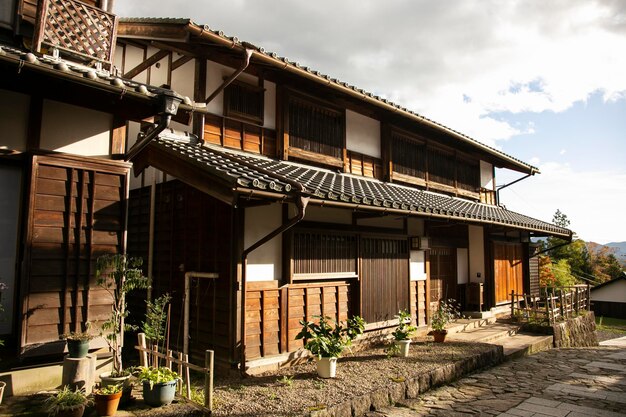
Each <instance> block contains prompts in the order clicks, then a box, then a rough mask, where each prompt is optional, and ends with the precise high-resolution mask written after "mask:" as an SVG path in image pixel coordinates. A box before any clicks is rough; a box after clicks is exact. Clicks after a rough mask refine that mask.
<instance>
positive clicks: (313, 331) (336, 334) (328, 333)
mask: <svg viewBox="0 0 626 417" xmlns="http://www.w3.org/2000/svg"><path fill="white" fill-rule="evenodd" d="M315 318H318V319H319V323H315V322H312V321H304V320H300V325H301V326H302V330H301V331H300V333H298V334H297V335H296V340H298V339H304V340H305V344H304V348H305V349H307V350H308V351H309V352H311V353H312V354H313V355H316V356H317V358H318V361H317V374H318V375H319V376H320V377H322V378H334V377H335V375H336V370H337V358H338V357H339V356H340V355H341V353H342V352H343V350H344V349H345V348H347V347H349V346H350V345H351V343H352V341H353V340H354V339H356V337H357V336H359V335H360V334H363V330H364V328H365V321H364V320H363V319H362V318H361V317H359V316H354V317H352V318H351V319H348V321H347V322H346V323H345V324H343V323H341V322H331V319H330V317H325V316H315Z"/></svg>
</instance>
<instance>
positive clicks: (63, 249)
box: [21, 156, 129, 355]
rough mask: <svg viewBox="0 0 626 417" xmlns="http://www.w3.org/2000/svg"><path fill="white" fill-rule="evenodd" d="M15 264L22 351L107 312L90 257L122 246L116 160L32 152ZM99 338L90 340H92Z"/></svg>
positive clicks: (123, 195)
mask: <svg viewBox="0 0 626 417" xmlns="http://www.w3.org/2000/svg"><path fill="white" fill-rule="evenodd" d="M31 167H32V171H31V177H30V186H29V203H28V217H27V224H26V227H25V239H24V258H23V264H22V265H23V268H22V288H21V289H22V292H21V293H22V297H21V301H22V335H21V336H22V337H21V353H22V354H25V355H43V354H51V353H60V352H61V351H62V349H63V344H62V343H59V342H58V340H59V335H60V334H63V333H66V332H69V331H81V330H84V325H85V322H87V321H89V322H91V323H92V324H93V325H94V326H95V327H98V326H99V324H100V323H101V322H102V321H104V320H106V318H107V317H108V316H109V313H110V310H111V299H110V297H109V296H108V293H107V292H106V291H105V290H102V289H99V288H98V287H97V286H96V285H95V281H96V277H95V260H96V258H97V257H98V256H100V255H102V254H106V253H119V252H123V250H124V241H125V213H126V200H127V186H126V184H127V175H128V169H129V165H128V164H125V163H121V162H113V161H105V160H102V161H98V160H96V159H87V158H80V159H79V158H75V157H69V156H68V157H66V156H63V157H61V156H33V158H32V164H31ZM102 344H103V341H101V340H100V341H97V340H96V341H94V342H92V345H91V347H92V348H93V347H96V346H98V345H102Z"/></svg>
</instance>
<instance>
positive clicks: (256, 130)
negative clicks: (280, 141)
mask: <svg viewBox="0 0 626 417" xmlns="http://www.w3.org/2000/svg"><path fill="white" fill-rule="evenodd" d="M204 140H205V141H206V142H207V143H213V144H216V145H222V146H226V147H229V148H233V149H239V150H244V151H248V152H254V153H258V154H261V155H265V156H269V157H275V156H276V131H275V130H271V129H265V128H262V127H260V126H256V125H253V124H250V123H246V122H241V121H237V120H232V119H227V118H224V117H221V116H217V115H213V114H207V115H205V119H204Z"/></svg>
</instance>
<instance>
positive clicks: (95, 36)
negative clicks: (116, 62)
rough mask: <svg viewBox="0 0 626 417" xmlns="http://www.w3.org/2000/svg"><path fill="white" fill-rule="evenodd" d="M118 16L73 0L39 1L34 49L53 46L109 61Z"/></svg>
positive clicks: (72, 52) (113, 47) (82, 55)
mask: <svg viewBox="0 0 626 417" xmlns="http://www.w3.org/2000/svg"><path fill="white" fill-rule="evenodd" d="M116 36H117V16H115V15H113V14H110V13H107V12H105V11H104V10H102V9H99V8H97V7H93V6H90V5H88V4H85V3H82V2H80V1H76V0H40V1H39V7H38V8H37V19H36V22H35V35H34V38H33V48H34V51H35V52H38V53H41V52H43V48H44V47H48V48H56V49H58V50H59V51H62V52H68V53H71V54H75V55H78V56H81V57H84V58H88V59H94V60H97V61H100V62H103V63H105V64H109V65H110V64H111V61H112V58H113V53H114V50H115V39H116Z"/></svg>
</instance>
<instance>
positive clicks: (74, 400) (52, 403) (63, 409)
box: [44, 386, 90, 417]
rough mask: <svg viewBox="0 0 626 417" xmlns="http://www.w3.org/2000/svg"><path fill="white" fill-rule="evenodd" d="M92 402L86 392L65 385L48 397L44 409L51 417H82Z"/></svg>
mask: <svg viewBox="0 0 626 417" xmlns="http://www.w3.org/2000/svg"><path fill="white" fill-rule="evenodd" d="M89 403H90V401H89V400H88V399H87V396H86V395H85V393H84V392H82V391H80V390H76V391H72V390H71V389H69V387H68V386H65V387H63V389H62V390H60V391H59V392H58V393H57V394H55V395H53V396H52V397H50V398H48V399H46V402H45V403H44V410H45V412H47V413H48V415H49V416H51V417H82V415H83V413H84V412H85V407H86V406H87V405H88V404H89Z"/></svg>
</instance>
